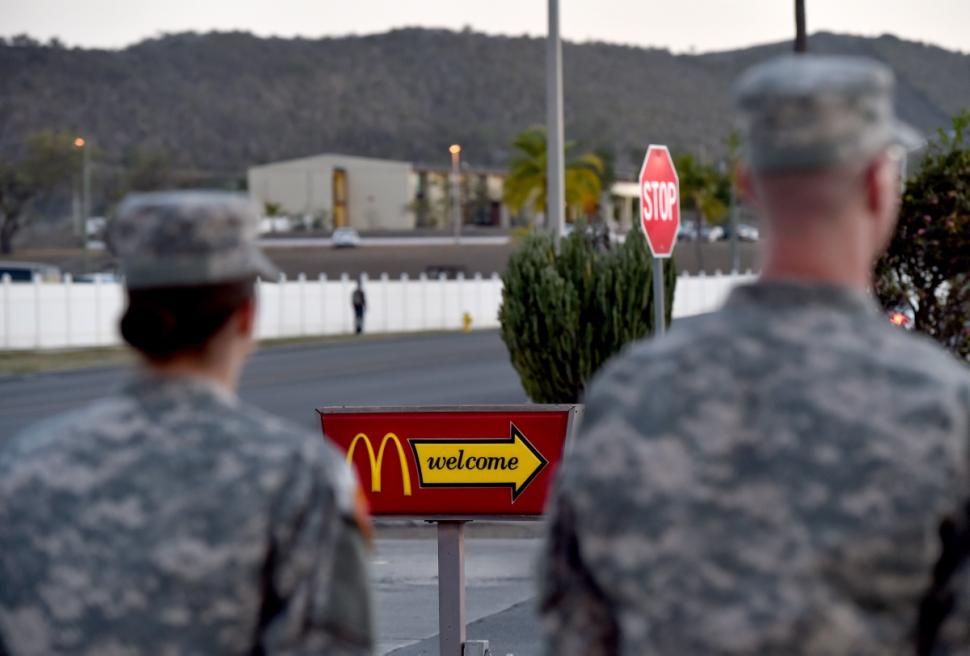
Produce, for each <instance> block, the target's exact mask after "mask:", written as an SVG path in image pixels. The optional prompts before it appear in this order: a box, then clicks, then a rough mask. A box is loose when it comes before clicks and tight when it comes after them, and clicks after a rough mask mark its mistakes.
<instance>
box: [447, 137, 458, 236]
mask: <svg viewBox="0 0 970 656" xmlns="http://www.w3.org/2000/svg"><path fill="white" fill-rule="evenodd" d="M448 152H450V153H451V221H452V223H453V224H454V226H453V227H454V230H455V243H456V244H458V243H460V242H461V188H460V185H459V176H460V175H461V146H459V145H458V144H453V145H452V146H451V147H450V148H449V149H448Z"/></svg>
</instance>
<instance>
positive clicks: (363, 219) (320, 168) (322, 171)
mask: <svg viewBox="0 0 970 656" xmlns="http://www.w3.org/2000/svg"><path fill="white" fill-rule="evenodd" d="M411 175H412V167H411V163H410V162H400V161H394V160H386V159H373V158H369V157H353V156H349V155H335V154H324V155H315V156H313V157H304V158H301V159H292V160H286V161H282V162H273V163H270V164H264V165H262V166H254V167H252V168H250V169H249V172H248V175H247V178H248V182H249V195H250V197H251V198H252V199H253V200H254V201H255V202H256V203H257V205H259V207H261V208H264V209H265V208H267V205H268V204H271V205H276V206H278V207H279V212H280V213H281V214H286V215H289V216H312V217H316V218H320V219H322V220H323V221H322V223H323V224H324V225H325V226H327V227H333V228H339V227H343V226H350V227H353V228H357V229H358V230H409V229H411V228H413V227H414V213H413V212H412V210H411V201H412V195H411Z"/></svg>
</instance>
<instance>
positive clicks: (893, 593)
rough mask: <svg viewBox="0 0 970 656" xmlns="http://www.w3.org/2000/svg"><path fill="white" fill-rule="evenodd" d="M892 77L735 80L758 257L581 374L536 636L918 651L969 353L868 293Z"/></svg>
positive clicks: (757, 73) (856, 68)
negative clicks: (660, 330) (751, 272)
mask: <svg viewBox="0 0 970 656" xmlns="http://www.w3.org/2000/svg"><path fill="white" fill-rule="evenodd" d="M892 86H893V83H892V74H891V72H890V71H889V70H888V69H886V68H885V67H883V66H882V65H880V64H877V63H876V62H873V61H870V60H866V59H856V58H836V57H820V56H807V55H806V56H802V57H787V58H783V59H780V60H774V61H771V62H768V63H765V64H762V65H760V66H757V67H755V68H753V69H752V70H750V71H748V72H747V73H746V74H745V75H744V76H743V77H742V78H741V80H740V81H739V83H738V85H737V87H736V103H737V106H738V108H739V112H740V115H741V120H742V130H743V135H744V140H745V146H746V166H745V173H744V176H743V177H744V182H743V184H744V186H745V188H746V190H747V191H748V193H749V196H750V198H751V201H752V202H753V204H754V205H755V206H756V208H757V209H758V210H759V212H760V213H761V215H762V217H763V224H762V225H763V228H764V232H765V233H766V239H767V241H766V243H765V244H764V247H765V252H764V263H763V274H762V276H761V279H760V281H759V282H756V283H754V284H751V285H746V286H742V287H739V288H737V289H735V290H734V291H733V292H732V293H731V295H730V297H729V299H728V300H727V302H726V303H725V305H724V306H723V308H721V309H720V310H719V311H717V312H714V313H712V314H709V315H705V316H700V317H696V318H692V319H686V320H678V321H677V322H676V323H675V324H674V325H673V327H672V329H671V331H670V332H669V333H668V334H667V336H665V337H663V338H662V339H659V340H650V341H644V342H641V343H639V344H636V345H634V346H633V347H632V348H630V349H628V350H627V351H626V352H625V353H623V354H622V355H621V356H619V357H618V358H616V359H615V360H613V361H612V362H611V363H610V364H608V365H607V366H606V367H605V369H604V370H603V371H602V372H601V373H600V374H599V375H598V376H597V377H596V379H595V381H594V382H593V384H592V385H591V391H590V393H589V397H588V399H587V402H588V404H587V407H586V413H585V418H584V422H583V427H582V429H581V431H580V434H579V437H578V439H577V440H576V442H575V444H574V445H573V447H572V449H571V451H570V452H569V454H568V457H567V460H566V463H565V464H564V465H563V467H562V469H561V470H560V474H559V478H558V480H557V484H556V487H555V490H556V491H555V492H554V495H553V502H552V505H551V518H550V532H549V535H548V538H547V541H546V544H545V548H544V556H543V558H542V562H541V569H540V577H541V584H540V607H541V613H542V615H543V623H544V629H545V632H546V634H545V635H546V643H545V644H546V653H547V654H549V655H550V656H553V655H555V656H579V655H582V656H592V655H597V654H629V655H631V656H632V655H634V654H635V655H637V656H643V655H648V656H649V655H656V654H663V655H671V656H706V655H715V654H716V655H740V654H758V655H775V654H777V655H783V654H784V655H786V656H791V655H798V654H819V655H826V656H836V655H849V654H851V655H854V656H858V655H868V654H872V655H876V654H879V655H883V654H897V653H913V645H912V635H911V634H912V632H913V628H914V625H915V623H916V615H917V606H918V605H919V600H920V596H921V594H922V593H923V591H924V590H925V589H926V588H927V585H928V582H929V576H930V571H931V569H932V567H933V564H934V562H935V560H936V558H937V557H938V554H939V540H938V538H937V535H936V530H937V527H938V525H939V522H940V519H941V517H943V516H944V514H946V513H947V512H949V511H952V510H955V509H956V508H957V507H958V506H959V504H960V500H961V499H963V498H965V495H966V493H967V464H968V458H967V441H968V437H970V375H968V369H967V367H966V366H965V365H963V364H960V363H957V362H956V361H954V360H953V359H951V357H950V356H949V355H948V354H947V353H945V352H944V351H943V350H942V349H940V348H938V347H937V346H936V345H935V344H934V343H932V342H931V341H930V340H928V339H926V338H924V337H921V336H915V335H912V334H908V333H907V332H905V331H904V330H902V329H900V328H897V327H895V326H892V325H891V324H890V323H889V322H888V321H887V319H886V317H885V316H884V315H883V314H882V313H881V312H880V311H879V309H878V308H877V305H876V303H875V302H874V300H873V299H872V298H871V297H870V295H869V293H868V292H867V288H869V287H870V286H871V275H872V274H871V269H872V263H873V261H874V259H875V258H876V257H877V255H878V254H879V253H880V252H881V251H882V249H883V248H884V247H885V245H886V244H887V243H888V240H889V238H890V236H891V234H892V231H893V228H894V224H895V218H896V213H897V210H898V198H899V179H898V177H899V176H898V160H897V157H898V154H899V152H900V151H901V149H898V145H899V144H900V143H901V142H902V143H903V144H905V145H907V146H908V145H912V137H913V133H912V132H911V131H909V130H907V129H906V128H905V127H904V126H902V125H901V124H899V123H897V122H896V120H895V118H894V113H893V110H892V104H891V103H892ZM953 619H958V620H960V621H959V622H953V621H952V620H953ZM961 623H962V624H963V626H960V624H961ZM966 623H967V616H966V611H965V610H964V611H962V613H961V616H960V617H958V618H951V622H950V624H956V625H957V626H951V627H950V630H951V634H952V635H950V636H949V639H950V640H951V643H950V644H951V645H952V644H954V642H959V640H960V639H961V638H960V637H959V636H960V631H961V630H964V629H965V628H966V626H965V625H966ZM963 635H965V634H963ZM963 644H964V645H965V644H966V643H963ZM947 653H949V652H947Z"/></svg>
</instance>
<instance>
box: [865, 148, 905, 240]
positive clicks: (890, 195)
mask: <svg viewBox="0 0 970 656" xmlns="http://www.w3.org/2000/svg"><path fill="white" fill-rule="evenodd" d="M897 168H898V167H897V165H896V163H895V162H894V161H893V160H892V159H891V158H890V157H889V156H886V155H883V156H881V157H879V158H877V159H876V160H875V161H873V162H872V163H871V164H870V165H869V166H868V167H867V168H866V171H865V176H864V180H865V190H866V199H865V200H866V210H868V214H869V217H870V220H871V221H872V233H873V241H874V245H875V247H876V248H877V249H878V250H879V252H882V250H884V249H885V248H886V247H887V246H888V245H889V241H890V240H891V239H892V235H893V232H894V230H895V227H896V215H897V213H898V212H899V195H900V187H899V178H898V173H897Z"/></svg>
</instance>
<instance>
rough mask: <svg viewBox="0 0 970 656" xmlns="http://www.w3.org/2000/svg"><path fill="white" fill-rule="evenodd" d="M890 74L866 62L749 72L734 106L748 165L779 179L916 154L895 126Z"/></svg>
mask: <svg viewBox="0 0 970 656" xmlns="http://www.w3.org/2000/svg"><path fill="white" fill-rule="evenodd" d="M894 86H895V82H894V77H893V72H892V70H891V69H890V68H889V67H888V66H886V65H885V64H882V63H880V62H877V61H875V60H874V59H869V58H867V57H845V56H832V55H790V56H787V57H779V58H776V59H772V60H770V61H768V62H765V63H763V64H759V65H757V66H753V67H752V68H751V69H749V70H748V71H746V72H745V73H744V75H742V76H741V78H740V79H739V80H738V83H737V85H736V87H735V104H736V105H737V108H738V112H739V118H740V123H741V131H742V135H743V139H744V143H745V149H746V152H745V157H746V159H747V163H748V165H749V166H750V167H751V168H752V169H754V170H756V171H760V172H764V173H768V172H772V173H782V172H791V171H799V170H807V169H819V168H832V167H837V166H842V165H845V164H852V163H860V162H866V160H868V159H870V158H872V157H874V156H875V155H877V154H878V153H879V152H880V151H881V150H883V149H885V148H886V147H887V146H890V145H892V144H897V145H900V146H902V147H904V148H905V149H913V148H917V147H919V145H920V144H921V141H922V140H921V139H920V137H919V134H918V133H917V132H916V131H915V130H914V129H913V128H911V127H909V126H908V125H906V124H904V123H902V122H900V121H899V120H897V119H896V115H895V110H894V109H893V88H894Z"/></svg>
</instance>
